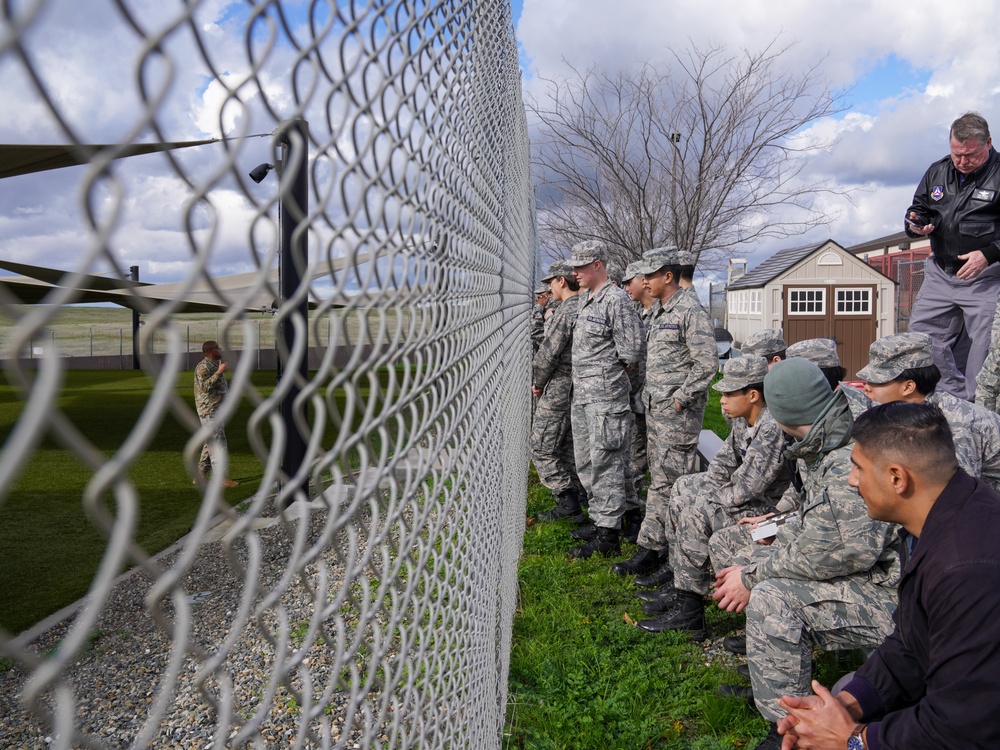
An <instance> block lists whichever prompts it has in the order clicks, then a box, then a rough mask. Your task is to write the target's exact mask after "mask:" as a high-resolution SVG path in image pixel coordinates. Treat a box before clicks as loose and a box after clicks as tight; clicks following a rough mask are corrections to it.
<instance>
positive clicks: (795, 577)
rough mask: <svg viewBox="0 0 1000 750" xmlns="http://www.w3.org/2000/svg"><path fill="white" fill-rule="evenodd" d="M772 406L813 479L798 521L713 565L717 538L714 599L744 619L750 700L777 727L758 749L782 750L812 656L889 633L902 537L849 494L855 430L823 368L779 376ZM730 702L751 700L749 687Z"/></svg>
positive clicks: (782, 368) (733, 689)
mask: <svg viewBox="0 0 1000 750" xmlns="http://www.w3.org/2000/svg"><path fill="white" fill-rule="evenodd" d="M764 395H765V397H766V399H767V405H768V409H770V411H771V415H772V416H773V417H774V419H775V421H777V423H778V424H779V425H780V426H781V429H782V430H784V431H785V432H786V433H788V434H789V435H791V436H792V438H794V440H795V442H793V443H792V445H791V446H790V447H789V448H788V450H786V451H785V456H786V458H789V459H793V460H799V459H801V462H802V465H804V466H805V467H806V470H807V473H806V475H805V476H803V477H801V481H802V492H801V501H800V502H799V503H798V513H797V521H796V522H795V523H789V524H785V525H783V526H780V527H779V528H778V530H777V534H776V536H775V537H773V539H772V543H771V544H766V545H760V544H755V543H754V542H753V541H752V540H749V539H748V538H747V537H746V536H745V535H743V536H742V538H746V539H748V541H749V543H748V544H745V545H744V546H743V547H742V549H737V550H735V551H734V552H733V554H732V555H731V556H730V557H729V559H728V560H725V561H720V560H718V559H717V558H716V557H715V555H716V553H717V548H716V546H715V544H714V542H715V537H717V536H720V534H721V533H722V532H719V533H718V534H715V535H713V539H712V542H713V544H712V551H713V564H714V566H715V569H716V570H717V571H718V572H717V573H716V583H715V593H714V594H713V595H712V598H713V599H715V600H716V601H717V602H718V605H719V607H720V608H721V609H725V610H728V611H730V612H740V611H743V609H744V608H745V609H746V614H747V621H746V636H747V641H746V650H747V664H748V666H749V667H750V680H751V683H752V698H753V700H754V702H755V703H756V705H757V709H758V710H759V711H760V712H761V714H763V716H764V718H765V719H767V720H768V721H769V722H771V727H770V731H769V732H768V735H767V737H766V738H765V739H764V740H763V742H762V743H761V744H759V745H758V746H757V748H758V750H777V748H779V747H780V746H781V737H780V736H779V735H778V732H777V722H778V721H779V720H780V719H782V718H783V717H784V715H785V711H784V710H783V709H782V708H780V707H779V705H778V701H779V700H780V698H781V696H782V695H807V694H808V693H809V676H810V674H811V672H812V649H813V644H814V643H816V644H818V645H819V646H820V647H821V648H823V649H826V650H843V649H848V648H874V647H875V646H877V645H878V644H880V643H881V642H882V640H883V639H884V638H885V637H886V635H888V633H889V632H890V631H891V629H892V612H893V610H894V609H895V603H896V592H895V584H896V581H897V580H898V577H899V555H898V552H897V539H896V533H895V531H896V527H895V526H893V525H892V524H890V523H885V522H883V521H876V520H873V519H872V518H870V517H869V516H868V513H867V511H866V509H865V504H864V503H863V502H862V500H861V498H859V497H858V495H857V493H856V492H855V491H854V489H853V488H852V487H851V486H850V485H849V484H848V477H849V476H850V473H851V428H852V426H853V421H854V420H853V418H852V416H851V410H850V406H849V404H848V401H847V396H846V395H845V394H844V393H843V391H842V390H840V389H838V390H837V391H831V389H830V385H829V383H828V382H827V379H826V377H825V375H824V374H823V373H822V372H821V371H820V369H819V367H817V366H816V365H815V364H813V363H812V362H810V361H808V360H805V359H801V358H798V357H795V358H791V359H787V360H785V361H784V362H778V363H777V364H776V365H775V366H774V367H773V368H772V369H771V371H770V372H769V373H768V374H767V376H766V377H765V378H764ZM730 528H732V527H730ZM736 538H741V537H739V536H738V537H736ZM723 565H727V567H724V566H723ZM699 606H700V603H699ZM723 692H728V693H729V694H738V695H739V694H742V695H743V697H749V696H747V695H746V692H745V688H743V689H742V690H741V689H740V688H739V686H724V688H723Z"/></svg>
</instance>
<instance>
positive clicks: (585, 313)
mask: <svg viewBox="0 0 1000 750" xmlns="http://www.w3.org/2000/svg"><path fill="white" fill-rule="evenodd" d="M581 296H582V295H581ZM641 356H642V323H640V322H639V315H638V313H636V311H635V307H634V306H633V305H632V300H631V299H629V296H628V295H627V294H626V293H625V292H624V290H622V289H619V288H618V287H616V286H615V285H614V284H612V283H611V281H610V280H609V281H607V282H606V283H605V284H604V285H603V286H601V288H600V289H598V290H596V291H594V292H591V293H590V294H589V295H587V297H586V298H584V299H583V300H582V301H581V303H580V313H579V316H578V317H577V321H576V327H575V328H574V329H573V400H574V401H575V402H577V403H581V404H590V403H594V402H597V401H608V402H611V403H614V404H616V405H618V406H620V408H621V409H628V408H629V391H630V390H631V384H630V383H629V378H628V373H627V372H626V371H625V368H626V367H628V366H630V365H633V364H635V363H636V362H638V361H639V359H640V357H641Z"/></svg>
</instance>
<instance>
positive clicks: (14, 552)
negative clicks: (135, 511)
mask: <svg viewBox="0 0 1000 750" xmlns="http://www.w3.org/2000/svg"><path fill="white" fill-rule="evenodd" d="M66 377H67V383H66V387H65V388H64V389H63V391H62V396H61V397H60V398H59V400H58V403H57V404H56V405H57V406H58V408H59V409H60V410H61V411H62V412H63V413H64V414H65V415H66V416H67V417H68V418H69V419H70V420H71V421H72V422H73V423H74V424H75V425H76V426H77V427H78V429H79V430H80V431H81V432H82V433H83V434H84V436H85V437H86V438H87V439H88V440H89V441H90V442H91V443H92V444H93V445H94V446H95V447H97V448H98V449H99V450H100V451H101V452H102V453H104V454H105V455H106V456H112V455H113V454H114V453H115V452H116V451H117V450H118V449H119V447H120V446H121V445H122V443H123V441H124V440H125V439H126V438H127V436H128V434H129V432H130V431H131V429H132V428H133V427H134V426H135V423H136V420H137V419H138V416H139V414H140V413H141V412H142V409H143V407H144V406H145V405H146V402H147V400H148V398H149V393H150V389H151V380H150V378H149V376H148V375H146V374H145V373H144V372H137V371H131V370H126V371H118V370H114V371H73V372H68V373H66ZM254 378H255V379H256V380H257V381H258V387H259V388H261V389H262V390H263V391H265V392H266V391H267V390H268V389H269V388H270V387H273V380H274V375H273V373H255V374H254ZM176 389H177V392H178V394H179V395H180V396H181V397H183V398H184V399H185V400H187V401H191V373H189V372H188V373H181V375H180V376H179V377H178V380H177V383H176ZM22 408H23V402H22V401H21V398H20V396H19V395H18V394H17V392H16V391H15V389H14V388H12V387H11V386H10V385H8V384H7V382H6V381H5V380H0V441H2V442H3V443H6V441H7V439H8V436H9V434H10V432H11V430H12V429H13V427H14V425H15V423H16V421H17V418H18V416H19V415H20V413H21V410H22ZM250 412H251V406H250V404H249V403H248V402H247V403H245V404H244V405H243V406H241V408H240V411H239V413H238V415H237V419H236V420H235V423H234V425H233V427H231V428H230V429H228V430H227V432H226V435H227V439H228V442H229V449H230V464H231V468H230V474H231V476H232V477H233V478H234V479H237V480H238V481H239V482H240V486H239V487H236V488H234V489H230V490H227V491H226V499H227V501H229V502H230V503H238V502H240V501H241V500H243V499H244V498H246V497H249V496H250V495H251V494H253V492H254V491H255V490H256V489H257V486H258V484H259V482H260V479H261V476H262V473H263V471H262V467H261V465H260V463H259V462H258V461H257V459H256V457H255V456H254V455H253V453H252V451H251V450H250V445H249V442H248V440H247V436H246V430H245V429H242V430H241V429H240V428H239V427H237V426H236V425H237V424H242V425H245V423H246V420H248V419H249V417H250ZM190 436H191V433H190V431H189V430H188V428H187V427H185V426H184V425H182V424H181V423H180V422H178V421H177V420H176V419H175V418H174V417H172V416H169V415H168V416H166V417H165V418H164V419H163V420H162V422H161V423H160V425H159V427H158V429H157V430H156V433H155V435H154V437H153V439H152V441H151V443H150V444H149V446H148V448H147V449H146V450H145V451H143V453H142V455H141V456H140V457H139V458H138V459H137V460H136V461H135V462H134V463H133V464H132V465H131V466H130V467H129V470H128V475H129V478H130V479H131V481H132V482H133V483H134V484H135V487H136V489H137V491H138V495H139V498H140V503H141V509H140V513H139V519H138V526H137V528H136V531H135V539H136V542H137V543H138V544H139V546H141V547H142V548H143V549H144V550H146V551H147V552H149V553H156V552H158V551H160V550H162V549H164V548H165V547H168V546H169V545H170V544H172V543H173V542H175V541H176V540H177V539H179V538H180V537H181V536H183V535H184V534H185V533H187V531H188V530H189V529H190V527H191V524H192V522H193V520H194V518H195V516H196V514H197V512H198V508H199V505H200V503H201V493H200V492H199V490H198V488H197V487H195V486H194V485H192V484H191V477H190V475H189V474H188V473H187V470H186V468H185V466H184V463H183V459H182V456H181V453H182V450H183V448H184V444H185V443H186V442H187V440H188V439H189V438H190ZM92 477H93V472H92V470H91V469H90V468H89V467H87V466H85V465H83V464H82V463H81V462H80V461H79V459H77V458H76V457H75V455H74V454H73V453H72V452H71V451H69V450H67V449H65V448H64V447H63V446H62V445H61V444H60V443H58V442H57V441H56V440H55V439H54V438H53V436H52V435H47V436H46V437H45V438H44V439H43V440H42V442H41V444H40V445H39V446H38V448H37V449H36V450H35V452H34V453H33V454H32V456H31V459H30V460H29V461H28V462H27V465H26V466H24V467H23V470H22V472H21V474H20V476H19V478H18V479H17V481H16V483H15V484H14V485H13V487H12V489H11V491H10V493H9V494H8V496H7V498H6V499H5V500H4V502H3V505H2V506H0V549H2V550H3V551H4V561H3V565H2V566H0V627H3V628H4V629H5V630H7V631H8V632H19V631H20V630H22V629H24V628H26V627H28V626H30V625H32V624H33V623H34V622H36V621H38V620H39V619H41V618H42V617H45V616H46V615H48V614H50V613H52V612H54V611H55V610H57V609H59V608H60V607H63V606H65V605H67V604H69V603H71V602H73V601H75V600H76V599H78V598H79V597H80V596H82V595H83V594H84V593H85V592H86V590H87V587H88V585H89V584H90V581H91V579H92V578H93V575H94V572H95V570H96V568H97V565H98V563H99V561H100V559H101V556H102V555H103V554H104V548H105V545H106V543H107V540H106V538H105V535H104V533H103V532H101V531H99V530H98V527H97V526H95V524H94V523H93V522H92V520H91V519H90V518H88V516H87V514H86V512H85V510H84V508H83V503H82V502H81V498H82V496H83V493H84V489H85V487H86V485H87V483H88V482H89V481H90V480H91V478H92ZM106 500H107V502H108V505H109V508H110V510H111V512H112V513H113V512H114V509H113V507H111V506H113V501H111V500H110V498H107V499H106Z"/></svg>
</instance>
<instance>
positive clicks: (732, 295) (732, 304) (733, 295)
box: [726, 292, 740, 315]
mask: <svg viewBox="0 0 1000 750" xmlns="http://www.w3.org/2000/svg"><path fill="white" fill-rule="evenodd" d="M726 296H727V297H728V298H729V314H730V315H737V314H738V313H737V312H736V310H737V302H736V300H737V299H739V296H740V293H739V292H729V294H727V295H726Z"/></svg>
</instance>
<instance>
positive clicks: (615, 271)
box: [606, 260, 622, 285]
mask: <svg viewBox="0 0 1000 750" xmlns="http://www.w3.org/2000/svg"><path fill="white" fill-rule="evenodd" d="M606 267H607V269H608V278H609V279H611V280H612V281H614V282H617V283H618V284H619V285H621V283H622V267H621V266H620V265H618V264H617V263H616V262H615V261H613V260H609V261H608V262H607V265H606Z"/></svg>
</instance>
